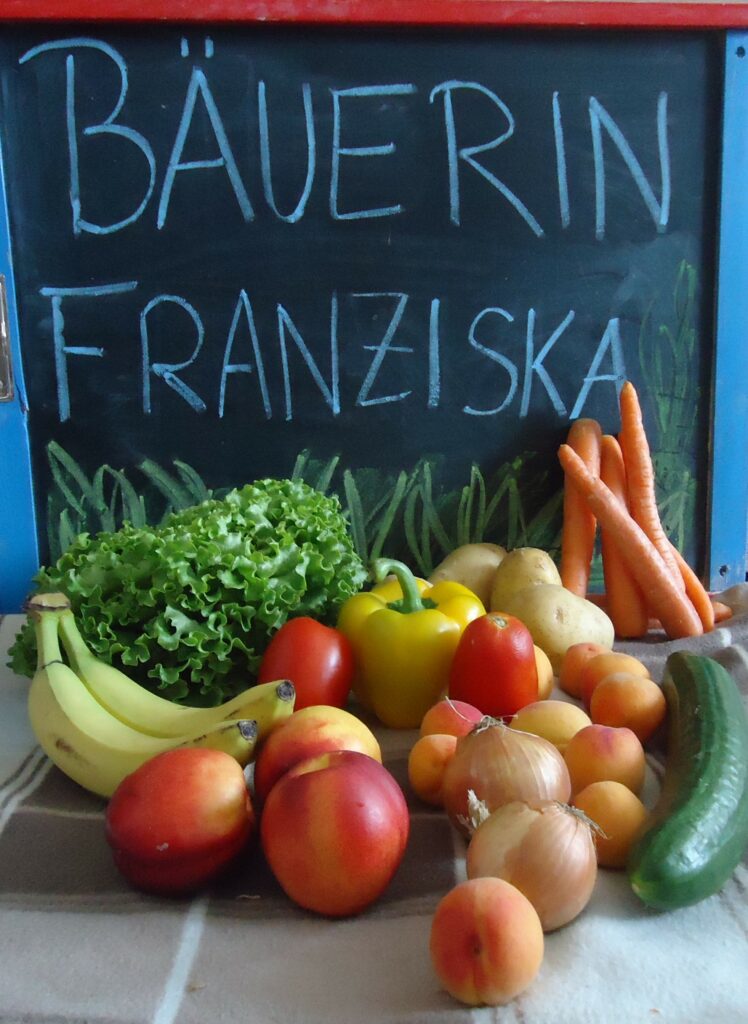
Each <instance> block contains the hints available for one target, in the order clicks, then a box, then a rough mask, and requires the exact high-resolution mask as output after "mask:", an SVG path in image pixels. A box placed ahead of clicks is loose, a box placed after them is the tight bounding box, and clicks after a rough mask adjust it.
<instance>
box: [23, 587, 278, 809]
mask: <svg viewBox="0 0 748 1024" xmlns="http://www.w3.org/2000/svg"><path fill="white" fill-rule="evenodd" d="M26 607H27V612H28V614H29V617H30V618H31V620H32V621H33V623H34V629H35V633H36V643H37V652H38V653H37V669H36V672H35V673H34V677H33V679H32V681H31V687H30V689H29V696H28V713H29V720H30V722H31V727H32V729H33V731H34V735H35V736H36V738H37V741H38V743H39V745H40V746H41V748H42V749H43V750H44V752H45V753H46V754H47V756H48V757H49V758H50V759H51V760H52V761H54V763H55V764H56V765H57V767H58V768H59V769H60V770H61V771H63V772H64V773H65V774H66V775H68V776H69V777H70V778H71V779H73V780H74V781H75V782H77V783H78V784H79V785H81V786H83V787H84V788H85V789H88V790H90V791H91V792H92V793H97V794H98V795H99V796H103V797H109V796H111V795H112V793H113V792H114V790H115V789H116V788H117V786H118V785H119V783H120V782H121V781H122V779H124V778H125V776H126V775H129V774H130V773H131V772H133V771H135V769H136V768H138V767H140V765H141V764H143V762H144V761H147V760H148V759H149V758H151V757H155V756H156V754H160V753H163V751H165V750H171V749H173V748H174V747H182V746H191V747H209V748H211V749H213V750H223V751H224V752H226V753H227V754H230V755H231V756H232V757H234V758H235V759H236V760H237V761H238V762H239V764H241V765H242V766H244V765H247V764H249V762H250V761H251V760H252V758H253V755H254V751H255V747H256V745H257V743H258V742H260V741H261V740H262V739H263V738H264V737H265V736H266V735H267V734H268V733H270V732H271V731H272V730H273V729H274V728H275V727H276V726H278V725H280V724H281V722H283V721H285V719H286V718H288V717H289V716H290V715H291V713H292V712H293V709H294V702H295V698H296V694H295V691H294V688H293V684H292V683H291V682H289V681H288V680H279V681H277V682H271V683H264V684H262V685H259V686H253V687H251V688H249V689H247V690H245V691H244V692H243V693H240V694H239V695H238V696H236V697H234V698H233V699H232V700H230V701H227V702H226V703H225V704H222V705H220V706H219V707H214V708H190V707H183V706H181V705H179V704H174V703H172V701H169V700H165V699H164V698H163V697H159V696H158V694H155V693H151V692H150V691H148V690H146V689H144V688H143V687H142V686H140V684H139V683H136V682H135V680H133V679H130V678H129V676H127V675H125V673H124V672H120V671H119V669H116V668H114V667H113V666H112V665H107V664H106V663H105V662H103V661H101V660H100V659H98V658H97V657H96V656H95V655H94V654H93V653H92V652H91V651H90V649H89V648H88V647H87V645H86V643H85V641H84V640H83V637H82V636H81V635H80V633H79V631H78V627H77V625H76V622H75V618H74V616H73V612H72V609H71V607H70V602H69V601H68V599H67V598H66V597H65V595H64V594H40V595H37V596H35V597H33V598H31V599H30V601H29V602H28V603H27V606H26ZM60 638H62V643H63V646H64V647H65V651H66V653H67V656H68V661H69V664H67V663H66V662H65V661H63V658H62V652H61V650H60Z"/></svg>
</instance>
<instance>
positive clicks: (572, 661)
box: [558, 642, 610, 697]
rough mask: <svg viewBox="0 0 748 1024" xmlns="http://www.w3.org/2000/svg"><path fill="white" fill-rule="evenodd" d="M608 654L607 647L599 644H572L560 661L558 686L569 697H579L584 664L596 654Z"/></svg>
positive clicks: (608, 649)
mask: <svg viewBox="0 0 748 1024" xmlns="http://www.w3.org/2000/svg"><path fill="white" fill-rule="evenodd" d="M608 653H610V648H609V647H603V646H602V645H601V644H593V643H591V642H584V643H578V644H572V645H571V647H568V648H567V649H566V653H565V654H564V656H563V658H562V659H561V667H560V669H559V673H558V685H559V686H560V687H561V689H562V690H563V691H564V693H568V694H569V696H570V697H581V696H582V690H581V678H580V676H581V672H582V668H583V667H584V665H585V663H586V662H587V661H589V660H590V658H594V657H595V656H596V655H598V654H608Z"/></svg>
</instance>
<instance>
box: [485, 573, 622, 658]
mask: <svg viewBox="0 0 748 1024" xmlns="http://www.w3.org/2000/svg"><path fill="white" fill-rule="evenodd" d="M503 611H505V612H506V613H507V615H514V616H516V617H517V618H518V619H521V620H522V622H524V624H525V625H526V626H527V628H528V629H529V630H530V633H531V634H532V639H533V642H534V643H536V644H537V645H538V647H540V648H541V650H543V651H545V653H546V654H547V655H548V657H549V659H550V662H551V665H552V666H553V671H554V672H555V673H556V675H558V672H559V669H560V667H561V660H562V658H563V656H564V654H565V653H566V651H567V649H568V648H569V647H571V646H572V644H578V643H585V642H592V643H597V644H600V645H601V646H602V647H607V648H608V649H611V648H612V647H613V640H614V637H615V630H614V628H613V623H612V622H611V621H610V619H609V618H608V616H607V615H606V614H605V612H604V611H603V610H602V608H598V607H597V605H595V604H593V603H592V602H591V601H587V600H586V599H585V598H583V597H577V595H576V594H572V592H571V591H570V590H567V589H566V588H565V587H562V586H560V585H559V584H555V583H538V584H536V585H535V586H529V587H525V588H524V590H518V591H517V592H516V593H514V594H512V596H511V597H510V598H508V600H507V601H506V602H505V603H504V607H503Z"/></svg>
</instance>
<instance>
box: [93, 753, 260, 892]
mask: <svg viewBox="0 0 748 1024" xmlns="http://www.w3.org/2000/svg"><path fill="white" fill-rule="evenodd" d="M254 828H255V815H254V811H253V809H252V804H251V801H250V797H249V793H248V791H247V783H246V780H245V778H244V772H243V770H242V768H241V766H240V765H239V764H238V763H237V761H236V760H235V759H234V758H233V757H231V756H230V755H229V754H226V753H224V752H223V751H220V750H210V749H208V748H200V747H177V748H175V749H174V750H167V751H165V752H164V753H163V754H158V755H157V756H156V757H152V758H151V759H150V760H148V761H146V762H145V763H144V764H142V765H141V766H140V768H138V769H136V771H134V772H133V773H132V774H131V775H128V776H127V777H126V778H125V779H123V781H122V782H121V783H120V784H119V786H118V787H117V789H116V790H115V791H114V793H113V794H112V797H111V799H110V801H109V803H108V804H107V809H106V838H107V842H108V843H109V845H110V846H111V848H112V852H113V854H114V863H115V864H116V865H117V868H118V869H119V870H120V872H121V873H122V874H123V875H124V877H125V878H126V879H127V881H128V882H129V883H130V884H131V885H133V886H134V887H135V888H137V889H143V890H145V891H146V892H155V893H164V894H180V893H186V892H190V891H192V890H194V889H197V888H199V887H200V886H202V885H204V884H205V883H206V882H208V881H209V880H210V879H212V878H214V877H215V876H216V875H217V874H219V872H220V871H222V870H223V868H224V867H225V866H226V865H227V864H229V863H230V861H232V860H233V859H234V858H235V857H236V856H237V854H238V853H239V852H240V851H241V849H242V848H243V847H244V845H245V843H246V842H247V841H248V839H249V838H250V836H251V835H252V834H253V832H254Z"/></svg>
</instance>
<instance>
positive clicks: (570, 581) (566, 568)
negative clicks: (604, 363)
mask: <svg viewBox="0 0 748 1024" xmlns="http://www.w3.org/2000/svg"><path fill="white" fill-rule="evenodd" d="M601 436H602V431H601V429H600V424H599V423H598V422H597V420H592V419H579V420H575V421H574V422H573V423H572V425H571V426H570V427H569V432H568V434H567V436H566V443H567V444H568V445H570V447H572V448H573V449H574V451H575V452H576V453H577V455H579V457H580V458H581V459H582V460H583V462H584V463H585V465H586V466H587V468H588V469H589V470H590V472H592V473H594V474H595V475H597V473H599V472H600V438H601ZM596 530H597V523H596V522H595V517H594V515H593V514H592V512H590V510H589V508H588V506H587V504H586V503H585V502H584V501H583V500H582V497H581V495H580V494H579V491H578V490H577V488H576V487H575V486H574V484H573V483H572V481H570V480H565V481H564V514H563V526H562V529H561V563H560V567H559V572H560V574H561V583H562V584H563V585H564V586H565V587H566V589H567V590H570V591H571V592H572V593H573V594H577V595H578V596H579V597H584V595H585V594H586V593H587V585H588V583H589V580H590V569H591V567H592V556H593V554H594V551H595V532H596Z"/></svg>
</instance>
